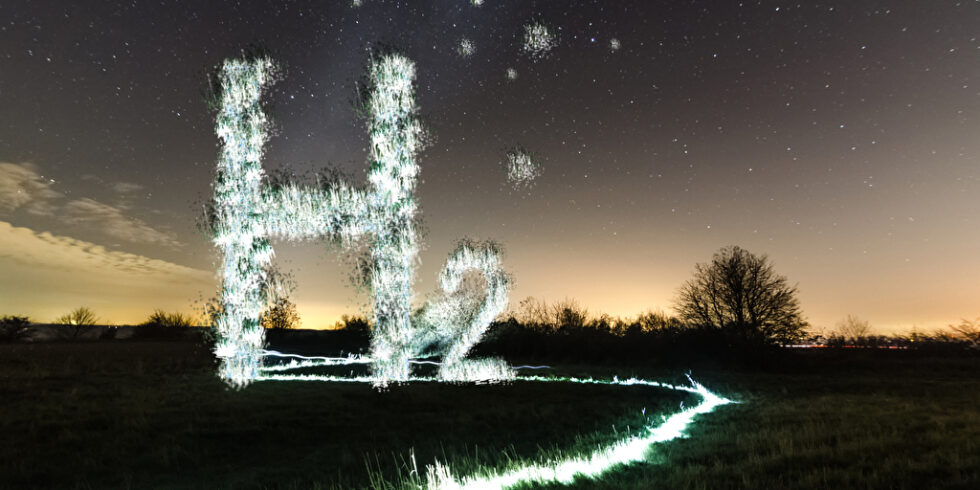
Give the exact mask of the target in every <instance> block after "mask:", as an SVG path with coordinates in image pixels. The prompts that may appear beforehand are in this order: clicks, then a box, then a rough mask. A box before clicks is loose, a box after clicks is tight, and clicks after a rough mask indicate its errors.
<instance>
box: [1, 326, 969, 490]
mask: <svg viewBox="0 0 980 490" xmlns="http://www.w3.org/2000/svg"><path fill="white" fill-rule="evenodd" d="M835 356H836V357H835ZM212 362H213V361H212V360H211V357H210V355H209V353H208V352H207V350H206V349H204V348H203V347H201V346H200V345H198V344H196V343H193V342H189V341H180V342H176V341H174V342H164V341H102V342H90V343H82V342H79V343H51V344H36V345H28V344H4V345H0V487H4V488H29V487H56V488H107V487H129V488H186V487H193V488H311V487H313V488H348V487H367V486H370V485H372V482H373V483H374V484H375V485H381V480H382V479H383V480H384V481H385V482H388V483H392V484H394V483H396V482H397V481H398V480H399V479H400V478H401V479H404V478H406V477H408V476H409V472H410V471H411V469H412V467H413V464H412V462H411V455H412V454H414V456H415V461H416V463H415V465H414V466H416V467H418V468H419V469H422V468H424V466H425V464H427V463H429V462H431V461H432V460H433V459H434V458H438V459H440V460H442V461H446V460H448V462H449V464H450V465H453V466H456V467H457V468H458V469H460V470H466V469H468V468H471V467H472V466H473V465H474V463H476V462H480V463H482V464H489V465H498V466H502V467H506V466H507V461H508V458H534V457H535V455H537V454H539V452H540V451H541V450H543V451H544V452H545V453H549V452H553V451H554V450H555V448H571V449H570V450H571V451H572V452H575V451H586V450H589V449H591V448H594V447H595V444H596V443H599V442H604V441H609V440H614V439H616V438H617V437H618V436H622V435H623V433H624V431H626V430H627V426H630V427H633V428H635V427H637V426H639V425H641V424H642V423H644V421H645V420H647V419H648V418H650V417H658V416H659V414H660V413H666V412H672V411H674V410H676V408H677V407H678V405H679V403H680V402H681V401H684V402H685V403H686V404H687V405H690V403H692V401H693V400H692V399H691V398H690V397H684V396H681V395H678V394H676V393H674V392H669V391H663V390H651V389H643V388H635V389H634V388H630V389H622V388H620V389H615V388H610V387H589V386H581V385H576V386H567V385H558V384H549V385H542V384H531V383H513V384H510V385H504V386H499V385H495V386H469V385H434V384H429V385H417V384H415V385H409V386H396V387H393V388H391V389H389V390H387V391H384V392H377V391H375V390H373V389H371V388H370V387H368V386H358V385H353V386H352V385H328V384H323V383H303V382H278V383H271V382H263V383H257V384H255V385H253V386H251V387H249V388H247V389H245V390H243V391H233V390H228V389H226V388H225V387H224V385H223V384H222V383H221V382H220V381H218V380H217V379H216V378H215V377H214V375H213V365H212ZM558 370H559V371H560V372H561V373H562V374H591V375H596V376H612V375H613V374H617V375H619V376H621V377H622V376H628V375H631V374H635V375H641V376H645V377H651V378H656V379H665V380H668V381H679V379H680V377H681V374H683V373H681V372H679V371H678V370H677V369H673V368H672V369H669V370H665V369H656V368H645V369H630V368H625V367H621V366H620V367H596V366H564V367H561V368H559V369H558ZM693 371H694V372H693V374H694V376H695V378H697V379H698V380H699V381H702V382H703V383H704V384H705V385H706V386H708V387H709V388H711V389H713V390H715V391H717V392H719V393H720V394H722V395H725V396H729V397H732V398H737V399H739V400H740V401H742V402H743V403H741V404H739V405H728V406H724V407H722V408H720V409H719V410H717V411H716V412H715V413H712V414H709V415H707V416H704V417H703V418H702V419H701V420H700V421H699V422H698V423H697V424H695V426H694V427H693V428H692V429H691V432H690V433H691V435H692V436H693V437H691V438H690V439H684V440H678V441H674V442H671V443H670V444H668V445H665V446H663V447H660V448H657V449H656V450H654V451H651V453H650V458H649V459H650V462H651V463H656V464H642V465H634V466H632V467H630V468H625V469H621V470H619V471H616V472H614V473H613V474H611V475H609V476H607V477H605V478H603V480H602V481H601V482H592V481H586V482H581V483H580V484H579V485H577V486H578V487H580V488H828V487H840V488H910V489H913V488H915V489H919V488H937V487H949V488H980V360H978V359H977V358H976V357H957V358H941V359H940V358H929V357H918V356H914V355H912V354H911V353H863V352H858V353H843V354H839V353H833V352H818V353H809V355H808V356H805V357H799V356H796V357H794V358H793V359H791V360H788V361H787V364H786V368H785V371H786V372H780V370H779V369H773V368H768V369H766V370H761V371H760V370H757V369H756V370H745V369H741V370H734V371H731V370H726V369H720V368H718V367H717V366H715V367H713V368H711V369H707V368H702V369H698V368H694V369H693ZM643 408H645V409H646V415H642V413H641V410H642V409H643Z"/></svg>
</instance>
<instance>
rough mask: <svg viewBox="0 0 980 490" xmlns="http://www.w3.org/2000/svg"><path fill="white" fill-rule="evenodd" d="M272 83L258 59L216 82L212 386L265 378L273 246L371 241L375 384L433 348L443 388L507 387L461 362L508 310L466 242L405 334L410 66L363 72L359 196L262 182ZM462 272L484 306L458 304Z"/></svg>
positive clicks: (410, 273) (493, 371)
mask: <svg viewBox="0 0 980 490" xmlns="http://www.w3.org/2000/svg"><path fill="white" fill-rule="evenodd" d="M273 73H274V66H273V64H272V62H271V60H269V59H268V58H258V59H252V60H228V61H226V62H225V64H224V65H223V67H222V70H221V73H220V74H219V79H220V81H221V87H222V93H221V96H220V97H221V98H220V104H221V108H220V110H219V113H218V115H217V120H216V132H217V134H218V136H219V137H220V138H221V140H222V153H221V156H220V158H219V161H218V172H217V179H216V181H215V184H214V189H215V196H214V202H215V218H216V219H215V222H214V243H215V245H216V246H218V247H219V248H220V249H221V251H222V252H223V263H222V269H221V270H222V274H221V275H222V302H223V304H224V310H223V313H222V314H221V315H220V317H219V318H218V320H217V322H216V327H217V330H218V333H219V337H220V338H219V340H218V342H217V344H216V347H215V354H216V355H217V356H218V357H219V358H221V360H222V363H221V367H220V368H219V374H220V376H221V377H222V378H224V379H225V380H227V381H228V382H229V383H231V384H232V385H234V386H239V387H240V386H244V385H246V384H248V383H249V382H250V381H251V380H253V379H256V378H257V377H258V375H259V372H260V371H262V357H263V355H265V354H264V351H262V347H263V344H264V340H265V335H264V331H263V329H262V328H261V326H260V324H259V314H260V313H261V311H262V310H263V309H264V307H265V303H266V301H267V297H268V295H267V294H266V292H267V290H270V289H271V284H270V278H269V277H268V275H267V273H266V270H267V268H268V266H269V264H270V262H271V260H272V257H273V250H272V247H271V246H270V245H269V239H270V238H273V237H277V238H283V239H287V240H302V239H327V240H331V241H334V242H337V243H340V244H342V245H349V244H351V243H353V242H354V241H355V240H356V239H357V238H359V237H361V236H363V235H369V237H370V263H369V270H368V275H369V277H368V280H369V282H370V285H371V301H372V320H373V321H372V323H373V324H374V329H373V331H372V336H371V356H370V362H371V366H372V368H373V372H374V376H375V381H376V383H377V384H379V385H383V384H385V383H388V382H391V381H407V380H408V379H409V376H410V361H411V357H413V356H415V355H418V354H419V353H420V352H421V351H422V350H423V349H429V348H430V346H432V345H437V346H438V349H437V351H438V352H436V353H444V354H445V355H444V363H443V366H442V370H441V371H440V372H441V375H442V377H443V378H444V379H447V380H454V381H460V380H476V379H479V380H489V379H502V378H510V377H512V376H513V370H511V369H510V368H509V367H507V366H506V364H504V363H503V362H502V361H499V360H492V359H491V360H481V361H466V360H464V359H463V357H464V356H465V355H466V353H467V352H468V351H469V349H470V348H471V347H472V345H473V344H475V343H476V342H477V341H478V340H479V337H480V335H482V334H483V332H484V331H485V330H486V328H487V326H489V324H490V322H491V321H492V320H493V318H494V316H496V315H497V314H498V313H499V312H500V311H502V310H503V309H504V308H505V307H506V304H507V291H508V279H507V277H506V275H505V274H504V273H503V272H502V270H501V268H500V258H499V250H498V249H497V248H496V247H495V246H491V245H489V244H484V245H480V246H477V245H476V244H472V243H469V242H465V243H463V244H461V246H460V247H457V249H456V250H455V251H454V252H453V253H452V254H450V257H449V260H448V261H447V263H446V268H445V270H444V271H443V273H442V275H441V276H440V278H441V279H440V280H441V285H442V289H443V291H442V293H441V296H439V297H438V298H437V300H436V303H435V304H432V305H427V306H426V307H425V308H423V310H422V311H423V312H424V315H421V316H420V317H419V318H418V319H417V320H416V322H417V323H418V325H413V319H412V317H411V305H412V297H413V290H412V284H413V282H414V271H415V266H416V265H417V264H416V262H417V260H416V256H417V254H418V248H419V246H418V243H417V236H416V231H415V225H414V220H415V211H416V208H417V205H416V203H415V196H414V194H415V185H416V181H417V176H418V172H419V169H418V165H417V163H416V155H417V154H418V152H419V150H420V148H421V146H422V142H421V139H422V127H421V125H420V124H419V122H418V119H417V117H416V112H417V108H416V106H415V94H414V88H413V82H414V80H415V64H414V63H413V62H412V61H411V60H409V59H408V58H406V57H404V56H401V55H398V54H386V55H383V56H378V57H376V58H374V59H372V61H371V63H370V66H369V73H368V81H369V86H368V87H367V92H366V94H367V97H366V99H365V100H364V107H365V108H366V110H367V112H368V114H369V117H368V139H369V141H370V146H369V148H370V151H369V155H368V159H369V162H370V169H369V171H368V175H367V177H368V186H367V188H366V189H358V188H354V187H352V186H350V185H349V184H347V183H345V182H342V181H338V182H332V183H331V184H329V185H327V186H325V187H324V188H303V187H299V186H296V185H294V184H286V185H277V186H272V185H269V184H268V183H267V182H265V173H264V171H263V169H262V165H261V158H262V154H263V147H264V144H265V142H266V140H267V139H268V136H267V126H268V122H267V120H266V116H265V114H264V113H263V112H262V109H261V107H260V105H259V100H260V98H261V95H262V92H263V90H264V88H265V86H266V85H267V84H268V83H269V82H270V80H271V79H272V75H273ZM467 270H476V271H479V272H482V273H483V276H484V278H485V279H486V284H487V290H486V293H485V295H484V296H483V297H482V300H481V301H475V302H474V301H470V299H472V298H471V297H470V296H467V295H466V294H456V287H457V286H458V283H459V280H460V277H461V274H462V273H463V272H465V271H467ZM270 355H271V354H270ZM305 362H307V363H308V362H309V361H305ZM300 364H302V363H300Z"/></svg>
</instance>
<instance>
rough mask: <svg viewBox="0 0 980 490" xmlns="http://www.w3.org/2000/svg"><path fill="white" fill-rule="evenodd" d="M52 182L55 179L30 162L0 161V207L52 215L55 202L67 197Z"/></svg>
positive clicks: (7, 209)
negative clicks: (45, 174) (42, 173)
mask: <svg viewBox="0 0 980 490" xmlns="http://www.w3.org/2000/svg"><path fill="white" fill-rule="evenodd" d="M52 184H54V180H51V179H46V178H45V177H44V176H43V175H41V174H40V173H39V172H38V170H37V167H35V166H34V165H32V164H30V163H21V164H16V163H5V162H0V209H2V210H5V211H14V210H16V209H19V208H24V210H26V211H27V212H28V213H31V214H34V215H41V216H50V215H52V214H53V213H54V211H55V209H56V207H55V205H54V202H55V201H58V200H60V199H62V198H64V197H65V196H64V194H62V193H60V192H58V191H55V190H54V189H52V188H51V186H52Z"/></svg>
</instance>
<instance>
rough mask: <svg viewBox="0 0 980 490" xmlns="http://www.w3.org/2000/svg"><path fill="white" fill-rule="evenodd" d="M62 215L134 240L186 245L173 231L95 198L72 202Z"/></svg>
mask: <svg viewBox="0 0 980 490" xmlns="http://www.w3.org/2000/svg"><path fill="white" fill-rule="evenodd" d="M60 218H61V221H63V222H65V223H68V224H73V225H79V224H80V225H92V226H96V227H98V228H99V229H101V230H102V231H104V232H105V233H106V234H107V235H109V236H112V237H115V238H118V239H120V240H125V241H128V242H131V243H148V244H153V245H164V246H167V247H171V248H180V247H182V246H183V244H182V243H181V242H179V241H177V239H176V237H175V236H174V234H173V233H166V232H162V231H158V230H156V229H154V228H151V227H150V226H149V225H147V224H146V223H144V222H143V221H141V220H138V219H136V218H130V217H128V216H126V215H124V214H123V212H122V210H120V209H119V208H117V207H114V206H109V205H108V204H102V203H100V202H98V201H94V200H92V199H76V200H74V201H71V202H69V203H68V204H66V205H65V206H64V208H63V209H62V214H61V216H60Z"/></svg>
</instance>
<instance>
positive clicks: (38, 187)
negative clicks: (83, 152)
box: [0, 163, 184, 248]
mask: <svg viewBox="0 0 980 490" xmlns="http://www.w3.org/2000/svg"><path fill="white" fill-rule="evenodd" d="M83 178H84V177H83ZM86 180H95V181H98V182H100V183H102V181H101V179H98V177H94V176H88V177H87V179H86ZM54 183H55V181H54V180H53V179H47V178H45V177H44V176H43V175H41V174H40V172H39V171H38V169H37V167H35V166H34V165H32V164H30V163H21V164H14V163H0V210H6V211H14V210H17V209H20V208H23V209H24V210H25V211H27V212H28V213H31V214H34V215H38V216H50V217H54V218H56V219H58V220H59V221H61V222H62V223H65V224H69V225H83V226H88V227H92V228H96V229H98V230H100V231H102V232H103V233H105V234H106V235H108V236H111V237H114V238H117V239H120V240H125V241H127V242H130V243H142V244H151V245H162V246H165V247H170V248H180V247H182V246H183V245H184V244H183V243H181V242H180V241H179V240H177V238H176V236H175V235H174V234H173V233H170V232H165V231H160V230H157V229H155V228H153V227H151V226H150V225H148V224H147V223H146V222H144V221H142V220H139V219H137V218H133V217H130V216H127V215H126V214H125V213H124V212H123V211H125V210H127V209H129V205H128V204H127V203H125V202H123V203H120V204H119V205H117V206H110V205H108V204H104V203H101V202H98V201H96V200H94V199H89V198H82V199H73V200H69V201H67V202H65V201H66V198H65V195H64V194H62V193H60V192H58V191H55V190H54V189H52V188H51V186H52V185H53V184H54ZM103 185H104V184H103ZM111 188H112V190H114V191H116V192H117V193H119V194H123V195H128V194H130V193H132V192H135V191H138V190H140V189H142V186H140V185H139V184H133V183H129V182H117V183H116V184H113V185H112V186H111Z"/></svg>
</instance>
